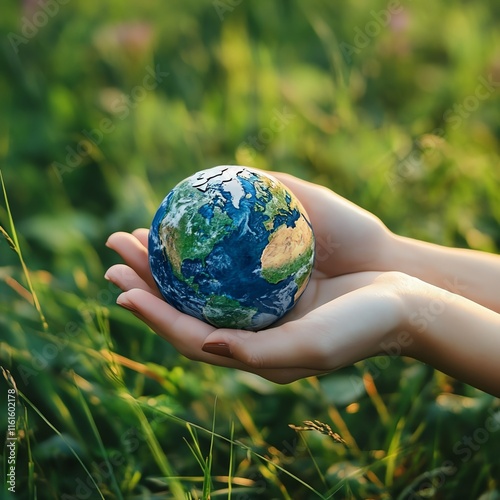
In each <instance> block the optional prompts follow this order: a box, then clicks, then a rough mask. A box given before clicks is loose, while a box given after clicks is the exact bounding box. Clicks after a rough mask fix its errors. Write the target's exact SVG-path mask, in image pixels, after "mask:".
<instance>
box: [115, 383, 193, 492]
mask: <svg viewBox="0 0 500 500" xmlns="http://www.w3.org/2000/svg"><path fill="white" fill-rule="evenodd" d="M122 397H123V398H124V399H125V400H126V401H127V402H128V403H129V405H130V408H131V409H132V411H133V412H134V414H135V416H136V417H137V419H138V420H139V423H140V425H141V429H142V431H143V433H144V436H145V437H146V442H147V444H148V446H149V449H150V450H151V453H152V454H153V457H154V459H155V462H156V464H157V465H158V467H159V468H160V470H161V471H162V473H163V474H164V475H165V477H166V478H167V481H168V485H169V487H170V489H171V492H172V494H173V497H174V498H175V499H176V500H185V494H184V488H183V487H182V484H181V483H180V482H179V481H178V480H176V479H175V474H174V473H173V469H172V467H171V465H170V462H169V461H168V459H167V457H166V456H165V453H164V452H163V450H162V448H161V446H160V443H158V440H157V439H156V436H155V434H154V432H153V429H152V428H151V425H150V424H149V421H148V419H147V418H146V415H145V414H144V412H143V411H142V407H141V406H142V405H141V404H140V402H139V401H137V400H136V399H134V397H133V396H132V395H131V394H129V393H128V392H126V393H123V394H122Z"/></svg>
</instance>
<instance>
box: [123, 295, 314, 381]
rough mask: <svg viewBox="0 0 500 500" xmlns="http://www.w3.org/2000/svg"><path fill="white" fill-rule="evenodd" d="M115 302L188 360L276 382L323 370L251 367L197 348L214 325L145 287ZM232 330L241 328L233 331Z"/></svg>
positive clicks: (310, 374)
mask: <svg viewBox="0 0 500 500" xmlns="http://www.w3.org/2000/svg"><path fill="white" fill-rule="evenodd" d="M117 303H118V304H119V305H121V306H122V307H125V308H126V309H129V310H130V311H132V312H133V313H134V314H135V315H136V316H138V317H139V319H141V320H142V321H144V323H146V324H147V325H148V326H149V327H150V328H151V329H152V330H153V331H155V332H156V333H157V334H158V335H159V336H160V337H162V338H164V339H165V340H166V341H167V342H169V343H170V344H171V345H172V346H173V347H175V349H177V350H178V351H179V352H180V353H181V354H182V355H184V356H186V357H187V358H189V359H192V360H195V361H203V362H206V363H210V364H213V365H217V366H224V367H229V368H237V369H241V370H245V371H248V372H251V373H255V374H257V375H260V376H262V377H264V378H267V379H268V380H271V381H273V382H276V383H289V382H293V381H294V380H297V379H299V378H303V377H309V376H312V375H319V374H321V373H323V372H322V371H321V370H315V369H300V370H287V369H284V370H276V369H273V368H271V369H254V368H253V367H249V366H247V365H245V364H244V363H242V362H240V361H238V360H236V359H231V358H227V357H223V356H218V355H216V354H211V353H208V352H204V351H202V350H201V347H202V345H203V343H204V341H205V339H206V338H207V337H208V336H209V335H210V334H211V333H212V332H214V331H215V328H214V327H213V326H211V325H208V324H207V323H204V322H203V321H200V320H198V319H196V318H194V317H192V316H189V315H187V314H183V313H181V312H180V311H177V309H175V308H173V307H172V306H170V305H169V304H167V303H166V302H165V301H163V300H161V299H159V298H157V297H155V296H153V295H151V294H150V293H148V292H146V291H145V290H141V289H132V290H129V291H127V292H126V293H122V294H121V295H120V296H119V297H118V299H117ZM235 332H244V331H243V330H235ZM245 333H248V332H245ZM242 334H243V333H242Z"/></svg>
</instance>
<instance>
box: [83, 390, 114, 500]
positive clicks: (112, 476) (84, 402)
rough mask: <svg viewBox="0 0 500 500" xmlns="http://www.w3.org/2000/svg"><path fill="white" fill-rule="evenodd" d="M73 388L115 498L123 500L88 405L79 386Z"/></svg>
mask: <svg viewBox="0 0 500 500" xmlns="http://www.w3.org/2000/svg"><path fill="white" fill-rule="evenodd" d="M75 387H76V390H77V392H78V397H79V399H80V403H81V405H82V408H83V412H84V413H85V416H86V417H87V420H88V421H89V424H90V427H91V429H92V432H93V433H94V436H95V438H96V441H97V444H98V445H99V449H100V450H101V454H102V456H103V458H104V460H105V462H106V465H107V467H108V470H109V471H110V477H111V482H112V483H113V488H114V489H115V490H116V495H117V498H120V499H121V500H123V496H122V494H121V491H120V487H119V485H118V481H117V480H116V476H115V473H114V470H113V467H112V465H111V463H110V461H109V458H108V453H107V451H106V447H105V446H104V443H103V442H102V439H101V435H100V434H99V430H98V429H97V426H96V423H95V420H94V417H93V416H92V413H91V411H90V408H89V405H88V404H87V401H86V400H85V398H84V397H83V394H82V391H81V389H80V387H79V385H78V384H77V383H76V381H75Z"/></svg>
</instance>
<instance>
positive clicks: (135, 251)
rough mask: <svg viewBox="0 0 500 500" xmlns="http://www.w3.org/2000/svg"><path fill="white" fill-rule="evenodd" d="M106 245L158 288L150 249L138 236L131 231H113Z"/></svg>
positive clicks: (142, 277) (150, 284) (149, 283)
mask: <svg viewBox="0 0 500 500" xmlns="http://www.w3.org/2000/svg"><path fill="white" fill-rule="evenodd" d="M106 246H108V247H109V248H111V249H112V250H114V251H115V252H117V253H118V254H119V255H120V256H121V257H122V259H123V260H124V261H125V263H126V264H127V265H128V266H129V267H131V268H132V269H133V270H134V271H135V272H136V273H137V274H138V275H139V276H140V277H141V279H142V280H143V281H145V282H146V283H147V284H148V285H149V286H150V287H151V288H152V289H154V288H157V287H156V283H155V281H154V279H153V276H152V275H151V270H150V269H149V261H148V250H147V248H146V247H144V245H143V244H142V243H141V242H140V241H139V239H137V237H135V236H133V235H131V234H130V233H124V232H118V233H113V234H112V235H111V236H110V237H109V238H108V241H107V242H106Z"/></svg>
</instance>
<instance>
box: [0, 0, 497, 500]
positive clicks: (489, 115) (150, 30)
mask: <svg viewBox="0 0 500 500" xmlns="http://www.w3.org/2000/svg"><path fill="white" fill-rule="evenodd" d="M226 3H228V4H229V3H230V2H226ZM232 3H234V4H236V3H237V2H232ZM25 4H26V6H25V7H24V8H25V9H29V6H28V4H30V3H29V2H25ZM70 4H71V5H70ZM20 5H21V4H19V6H14V5H12V6H10V7H6V8H5V9H4V10H5V13H4V14H5V16H4V18H5V19H4V22H5V23H6V27H7V28H8V29H7V32H8V31H10V32H12V33H20V29H21V26H20V25H19V22H20V20H21V19H22V17H23V16H27V17H28V18H30V16H32V15H33V13H32V12H31V11H29V10H26V11H21V10H20V9H21V7H20ZM23 5H24V4H23ZM30 5H31V4H30ZM37 5H38V4H37ZM36 8H38V7H36ZM384 9H387V2H383V1H382V0H376V1H374V2H373V1H371V2H365V1H362V2H361V3H359V2H358V3H357V4H356V5H353V4H348V3H346V4H345V5H344V4H341V5H339V4H338V3H327V2H320V1H311V2H307V3H306V2H299V1H297V0H291V1H290V2H267V3H266V5H265V6H264V5H259V6H257V5H256V4H254V3H252V2H241V3H240V4H239V5H237V6H234V8H232V9H229V10H227V11H226V12H225V15H224V19H223V21H221V20H220V19H219V16H218V14H217V11H216V9H215V8H214V3H213V2H198V1H194V0H193V1H191V0H190V1H185V2H169V4H168V6H166V4H165V3H164V2H160V1H159V0H152V1H151V2H142V3H138V4H133V5H132V4H125V3H123V2H118V0H112V1H111V2H110V3H107V4H106V7H103V6H102V5H101V4H99V3H96V2H87V3H81V2H80V3H78V2H77V3H75V4H73V3H71V2H70V3H68V4H67V5H62V4H60V11H59V13H58V14H57V16H55V17H54V18H51V19H50V21H49V22H48V23H47V24H46V26H44V27H43V28H40V29H39V30H38V31H37V34H36V36H34V37H33V38H32V39H29V41H28V43H27V44H23V45H21V46H19V52H15V51H14V50H13V49H12V47H11V46H10V45H9V43H10V42H9V41H8V40H7V42H6V45H4V46H3V49H2V51H0V61H1V62H2V67H4V68H5V71H3V72H2V73H1V74H0V89H1V92H0V107H1V111H2V113H0V160H1V161H2V171H1V173H0V176H1V179H0V180H1V183H2V203H0V231H1V232H2V241H0V365H2V366H3V367H4V368H5V369H6V370H8V371H9V373H10V374H11V377H12V378H11V379H9V380H10V382H9V381H7V380H6V379H5V383H4V381H3V380H4V379H2V385H1V386H0V387H1V388H2V389H1V391H3V392H2V394H0V399H2V400H3V398H4V395H5V390H6V389H4V387H5V388H6V387H11V386H12V384H15V385H17V388H18V391H19V392H18V394H19V398H18V401H19V405H18V409H17V433H18V452H17V453H18V454H17V463H16V475H17V489H18V492H17V493H16V496H14V495H11V497H10V498H23V497H26V498H28V497H29V498H38V499H42V500H43V499H45V498H47V499H53V498H54V499H55V498H57V499H59V498H64V495H67V496H68V498H74V497H75V496H77V495H80V496H81V497H82V496H85V495H88V498H106V499H108V498H109V499H115V498H116V499H129V498H130V499H135V498H183V499H184V498H193V499H195V498H200V499H201V498H208V497H209V496H210V497H211V498H230V499H231V500H235V499H239V498H256V499H260V498H290V499H293V500H296V499H297V500H302V499H307V500H308V499H312V498H321V499H323V498H324V499H326V498H334V499H336V498H374V499H389V498H396V499H401V500H404V499H406V498H408V497H410V498H426V497H429V496H432V495H434V497H435V498H455V497H457V492H458V495H459V496H461V497H463V498H480V497H481V495H483V494H486V493H487V492H490V493H491V494H494V492H495V491H496V492H497V494H498V491H499V490H500V485H499V479H498V478H499V477H500V462H499V457H498V446H497V443H498V436H497V435H496V434H495V432H493V431H492V432H490V433H489V435H488V439H486V440H485V441H484V442H481V443H478V442H477V440H475V438H474V432H476V430H477V429H481V428H485V425H486V424H485V422H486V421H487V419H488V418H489V417H491V414H492V413H491V412H494V411H495V410H497V409H498V407H499V404H498V400H496V399H494V398H492V397H490V396H488V395H485V394H483V393H481V392H480V391H476V390H474V389H472V388H470V387H467V386H465V385H464V384H461V383H459V382H457V381H454V380H452V379H451V378H449V377H446V376H444V375H443V374H440V373H436V372H435V371H434V370H433V369H432V368H430V367H427V366H424V365H422V364H420V363H416V362H413V361H412V360H408V359H397V358H387V359H386V361H385V362H382V361H381V360H377V359H372V360H367V361H364V362H361V363H358V364H357V365H356V366H355V367H348V368H345V369H343V370H340V371H339V372H338V373H335V374H331V375H328V376H325V377H321V378H315V377H312V378H310V379H308V380H303V381H298V382H296V383H294V384H290V385H287V386H277V385H275V384H272V383H270V382H267V381H264V380H262V379H259V378H258V377H255V376H253V375H250V374H246V373H238V372H235V371H232V370H226V369H222V368H217V367H212V366H209V365H206V364H199V363H194V362H190V361H189V360H187V359H185V358H183V357H181V356H179V355H178V354H177V353H176V352H175V351H174V350H173V348H172V347H170V346H169V345H168V344H166V343H165V342H164V341H163V340H162V339H160V338H158V337H157V336H156V335H154V333H153V332H151V331H150V330H149V329H148V328H147V327H145V326H144V325H143V324H142V323H141V322H139V321H138V320H137V319H136V318H135V317H134V316H133V315H131V314H129V313H128V312H127V311H124V310H122V309H121V308H119V307H117V306H116V305H115V303H114V302H115V300H116V297H117V296H118V294H119V291H118V290H117V289H116V288H115V287H113V286H112V285H110V284H109V283H107V282H106V281H105V280H104V279H103V274H104V272H105V269H106V268H107V267H108V266H109V265H111V264H113V263H116V262H118V259H117V257H116V256H115V255H112V254H111V252H109V251H108V250H107V249H106V248H105V246H104V243H105V241H106V239H107V237H108V235H109V234H110V233H111V232H113V231H117V230H132V229H135V228H136V227H147V226H148V225H149V223H150V221H151V218H152V215H153V213H154V211H155V210H156V207H157V205H158V203H159V202H160V201H161V199H162V198H163V197H164V196H165V194H166V192H167V191H168V190H169V189H170V188H171V187H173V185H175V184H176V183H177V182H178V181H180V180H181V179H183V178H184V177H186V176H188V175H190V174H192V173H193V172H194V171H196V170H199V169H202V168H208V167H211V166H214V165H216V164H228V163H240V164H248V165H250V166H252V165H253V166H257V167H261V168H264V169H270V170H272V169H277V170H281V171H286V172H290V173H292V174H295V175H298V176H300V177H303V178H306V179H308V180H311V181H314V182H318V183H321V184H323V185H326V186H328V187H330V188H332V189H335V190H336V191H338V192H339V193H341V194H343V195H344V196H346V197H348V198H349V199H351V200H353V201H354V202H355V203H358V204H359V205H361V206H363V207H364V208H367V209H368V210H370V211H372V212H374V213H375V214H376V215H378V216H379V217H381V218H382V219H383V220H384V221H385V222H386V223H387V224H388V225H389V227H390V228H391V229H392V230H394V231H396V232H398V233H400V234H405V235H408V236H412V237H417V238H422V239H425V240H429V241H434V242H436V243H441V244H446V245H455V246H462V247H471V248H476V249H479V250H485V251H491V252H498V249H499V248H500V231H499V229H498V228H499V227H500V204H499V203H498V186H499V185H500V168H499V165H500V158H499V149H498V137H499V128H498V116H499V105H500V104H499V103H500V101H499V99H500V96H499V94H498V90H497V89H494V90H491V89H490V90H488V89H487V88H486V87H484V88H483V89H482V90H483V92H482V93H481V95H483V96H486V97H485V98H484V99H482V100H481V99H476V100H477V103H476V101H475V100H474V96H475V90H476V87H477V85H479V84H480V82H481V81H482V80H481V78H486V79H488V78H490V75H491V78H493V79H496V80H498V64H497V58H498V57H497V56H498V54H497V48H498V46H499V44H500V38H499V36H500V35H499V34H500V30H499V29H498V26H499V21H498V8H497V6H496V3H494V2H493V1H492V0H485V1H484V2H480V3H464V2H460V1H458V0H456V1H455V0H454V1H452V2H448V3H446V4H439V3H436V2H431V0H424V1H423V2H420V3H419V4H413V3H412V4H411V5H410V4H404V5H403V4H402V12H401V13H400V14H398V15H397V16H396V15H394V16H393V17H392V18H391V21H390V22H389V23H388V25H387V26H384V27H382V28H380V33H379V35H377V36H373V37H371V36H368V42H367V44H366V46H365V47H363V48H361V49H359V52H358V53H356V54H354V55H353V57H352V58H351V60H347V59H346V57H345V54H343V53H342V47H343V46H342V43H348V44H351V45H352V44H354V43H355V42H354V37H355V36H356V34H357V33H359V32H366V31H367V30H366V26H367V23H368V22H370V21H372V20H373V19H374V17H373V14H372V11H374V12H375V14H377V13H380V12H381V11H383V10H384ZM138 21H140V22H139V24H140V26H139V28H137V26H136V23H137V22H138ZM141 23H142V24H141ZM134 26H135V27H134ZM368 31H369V30H368ZM149 67H153V68H157V67H158V68H159V71H160V72H162V73H167V72H168V73H169V74H168V76H165V77H164V78H163V80H162V81H158V85H157V86H156V88H154V89H152V90H150V91H148V92H146V93H145V94H143V93H141V90H140V89H139V90H137V89H136V90H135V94H133V93H132V91H133V90H134V88H136V87H137V86H140V85H142V82H143V79H144V77H145V75H146V74H148V69H147V68H149ZM133 95H135V96H136V97H135V98H134V97H133ZM124 96H129V100H128V101H126V100H123V99H124ZM467 99H468V100H467ZM117 103H118V104H119V105H118V104H117ZM464 103H465V104H467V103H469V104H470V106H469V108H470V110H469V111H468V110H465V111H460V110H459V108H456V107H455V106H457V105H458V106H460V105H461V106H462V108H460V109H465V108H463V106H464ZM120 106H121V107H120ZM472 108H474V109H472ZM446 117H448V120H447V119H446ZM450 117H451V120H450ZM103 119H108V120H110V123H108V129H109V130H111V129H112V132H103V129H102V120H103ZM105 128H106V127H105ZM263 130H265V133H262V131H263ZM98 131H101V132H102V138H100V139H99V140H98V141H97V140H96V142H98V144H94V145H93V146H92V147H91V151H89V154H81V155H80V156H81V157H80V158H78V157H76V156H75V154H76V153H71V155H73V156H71V157H70V158H68V154H70V153H69V151H77V149H78V147H79V145H80V146H81V144H82V143H81V141H83V140H85V139H86V138H87V137H88V136H89V135H90V136H93V137H100V136H99V132H98ZM259 134H260V136H259ZM387 360H388V362H387ZM0 406H1V405H0ZM304 421H310V422H315V421H318V422H320V423H322V424H324V427H321V426H320V429H321V428H322V429H323V431H325V429H328V427H326V426H329V428H330V429H331V431H332V435H335V434H337V435H338V436H339V437H340V439H341V440H342V441H343V442H345V445H344V444H343V442H342V441H340V442H339V441H336V440H335V439H333V437H332V435H328V432H326V434H325V432H323V433H322V432H321V430H318V429H316V430H310V431H307V432H306V431H295V430H293V429H291V428H290V427H289V424H292V425H294V426H296V427H305V426H306V425H305V424H304ZM317 425H319V424H317ZM5 430H6V423H5V419H4V420H1V419H0V434H2V435H3V434H4V432H5ZM498 432H500V431H498ZM480 437H483V435H482V434H481V435H480ZM464 438H465V439H466V440H467V438H470V439H472V441H464ZM481 441H482V440H481ZM467 442H470V443H471V446H469V445H467V444H466V443H467ZM0 462H2V468H1V470H2V471H5V470H6V469H5V468H6V463H5V460H4V458H3V456H2V457H1V458H0ZM0 484H1V486H2V487H4V484H3V482H0ZM4 493H5V494H6V495H7V491H6V489H5V488H4V489H3V490H2V491H1V492H0V498H4V497H3V496H2V495H3V494H4ZM412 495H413V497H412ZM6 498H7V497H6Z"/></svg>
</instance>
